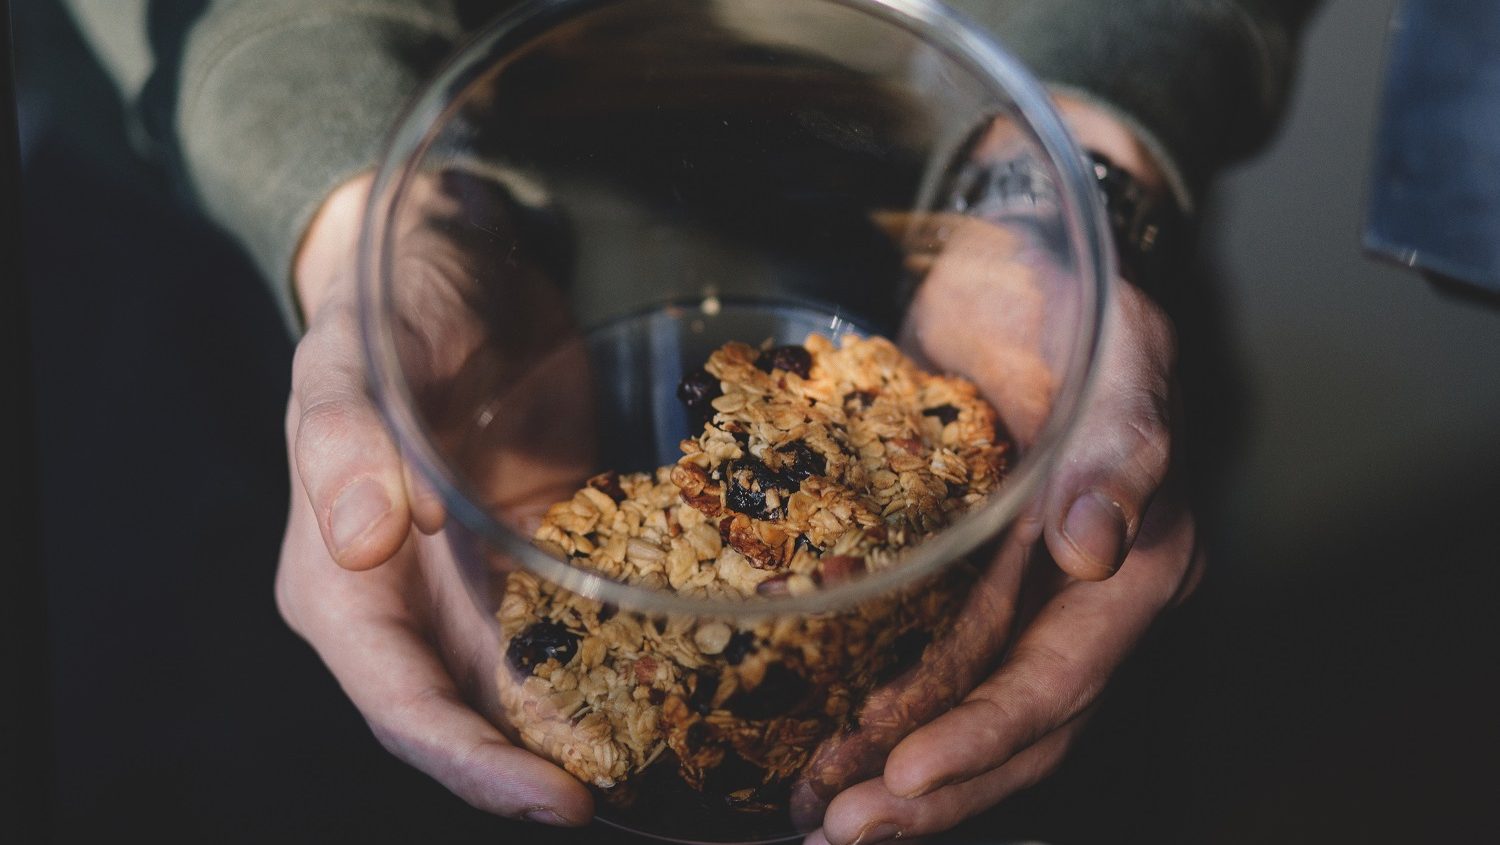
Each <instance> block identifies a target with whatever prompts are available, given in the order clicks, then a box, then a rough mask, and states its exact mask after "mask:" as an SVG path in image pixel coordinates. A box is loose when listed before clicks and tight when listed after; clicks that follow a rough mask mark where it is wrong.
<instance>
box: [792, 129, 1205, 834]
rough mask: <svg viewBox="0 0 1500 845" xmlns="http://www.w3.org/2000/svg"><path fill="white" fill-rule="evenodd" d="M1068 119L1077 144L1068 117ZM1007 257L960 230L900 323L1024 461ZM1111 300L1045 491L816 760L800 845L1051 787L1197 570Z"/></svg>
mask: <svg viewBox="0 0 1500 845" xmlns="http://www.w3.org/2000/svg"><path fill="white" fill-rule="evenodd" d="M1076 108H1083V107H1076ZM1070 117H1071V118H1072V119H1073V120H1074V127H1075V129H1078V128H1079V127H1080V123H1079V121H1080V116H1079V114H1077V113H1076V111H1075V113H1074V114H1072V115H1070ZM1086 117H1087V119H1088V121H1091V122H1088V123H1086V124H1085V126H1087V127H1088V128H1087V129H1086V130H1085V131H1081V132H1080V134H1081V135H1085V137H1084V138H1083V140H1084V141H1085V143H1087V144H1089V145H1090V146H1093V147H1095V148H1096V149H1097V148H1100V147H1103V149H1102V150H1101V151H1103V152H1105V153H1106V154H1107V155H1110V156H1111V158H1113V159H1114V160H1115V161H1116V162H1117V163H1119V162H1122V161H1130V162H1133V163H1134V164H1135V166H1136V167H1140V166H1141V165H1140V162H1141V161H1145V160H1148V159H1149V157H1146V156H1144V154H1143V153H1142V152H1141V151H1140V150H1139V149H1123V150H1122V149H1119V148H1118V144H1117V142H1118V141H1119V140H1120V139H1122V138H1125V139H1128V138H1129V136H1128V133H1125V132H1124V131H1123V130H1122V129H1120V128H1119V127H1118V126H1117V125H1115V124H1111V123H1110V122H1108V120H1107V119H1106V118H1103V117H1101V116H1100V115H1098V114H1093V113H1089V114H1087V115H1086ZM1101 131H1102V132H1104V133H1105V134H1106V135H1107V137H1105V138H1103V139H1101V138H1099V133H1100V132H1101ZM1088 135H1093V136H1094V137H1092V138H1091V137H1088ZM1148 179H1149V180H1150V181H1151V182H1152V183H1154V184H1155V185H1156V186H1160V184H1161V180H1160V177H1159V174H1150V175H1148ZM950 222H951V221H950ZM1019 249H1020V246H1019V245H1018V244H1017V242H1016V239H1015V238H1014V237H1011V236H1010V234H1009V233H1007V232H1005V231H1003V230H1001V229H998V228H996V227H993V226H990V225H988V224H984V223H981V222H978V221H974V222H972V223H970V224H964V223H960V224H959V228H958V229H957V231H956V232H955V233H954V236H953V240H951V241H950V242H949V245H948V249H947V250H946V251H945V253H944V255H943V256H942V257H940V258H939V259H938V261H937V263H936V264H934V265H933V267H932V268H931V271H930V273H929V274H928V277H927V279H926V281H925V282H924V285H923V288H922V289H921V290H920V291H919V293H918V297H917V299H916V301H915V302H914V303H913V306H912V309H911V312H910V314H909V316H908V325H907V330H906V333H905V334H906V336H905V341H906V343H907V345H908V346H910V347H912V348H914V349H916V350H917V351H918V352H920V353H921V354H922V355H924V356H925V357H926V358H927V359H928V360H929V361H931V362H932V363H933V364H934V365H935V366H937V367H938V368H939V369H946V370H954V371H960V372H964V373H965V374H967V375H969V376H970V377H971V378H974V380H975V381H976V382H977V383H978V384H979V386H980V388H981V390H983V391H984V392H985V394H986V395H987V396H988V397H989V398H991V400H992V401H993V402H995V404H996V406H997V408H999V410H1000V412H1001V416H1002V418H1004V419H1005V421H1006V423H1007V426H1008V427H1009V428H1010V429H1011V433H1012V435H1014V436H1016V437H1017V438H1018V439H1019V440H1020V441H1021V442H1023V443H1025V442H1027V440H1028V439H1029V438H1030V437H1031V436H1034V434H1035V430H1036V428H1037V427H1038V425H1039V424H1040V421H1041V418H1042V416H1043V415H1044V414H1045V412H1046V409H1047V408H1048V407H1049V406H1050V392H1051V391H1052V389H1053V388H1054V385H1053V384H1052V383H1051V380H1050V372H1049V370H1048V368H1047V367H1046V366H1045V365H1044V364H1043V363H1042V362H1041V361H1039V360H1038V359H1037V356H1036V355H1035V354H1034V352H1033V351H1032V350H1031V348H1030V347H1029V345H1028V343H1027V342H1023V341H1022V339H1023V338H1028V337H1032V336H1034V333H1035V331H1036V328H1037V326H1038V325H1039V324H1040V319H1039V315H1038V314H1037V313H1036V312H1037V310H1038V308H1039V307H1040V306H1039V305H1038V303H1039V302H1040V301H1041V295H1040V294H1039V293H1038V289H1037V286H1038V285H1039V284H1045V282H1044V281H1039V280H1038V279H1037V278H1036V276H1035V274H1034V273H1032V272H1029V270H1028V268H1027V267H1026V266H1025V261H1024V260H1018V259H1017V257H1016V256H1017V253H1018V250H1019ZM1113 288H1114V289H1113V290H1112V300H1111V305H1110V309H1109V312H1108V314H1107V316H1106V326H1105V335H1104V341H1103V344H1102V346H1101V350H1100V355H1101V358H1100V364H1099V374H1098V379H1097V383H1096V385H1095V387H1094V390H1093V393H1092V395H1091V397H1090V398H1089V400H1088V402H1087V405H1086V406H1085V408H1084V410H1083V413H1082V416H1081V419H1080V422H1079V426H1078V429H1077V431H1076V432H1075V434H1074V436H1073V438H1072V439H1071V441H1070V443H1069V445H1068V448H1067V451H1066V452H1065V454H1064V455H1063V457H1062V459H1061V460H1060V462H1059V463H1058V464H1057V466H1056V468H1055V470H1054V472H1053V476H1052V478H1051V480H1050V482H1049V484H1048V486H1047V487H1046V489H1045V490H1044V491H1042V492H1041V493H1040V494H1039V495H1038V496H1037V497H1036V499H1035V501H1034V503H1033V505H1032V507H1031V508H1030V509H1029V510H1028V511H1027V513H1026V514H1025V515H1024V516H1023V518H1022V519H1021V520H1020V521H1019V522H1018V524H1017V525H1016V527H1015V528H1014V529H1013V530H1012V531H1011V532H1010V534H1009V535H1008V536H1007V537H1006V538H1005V539H1004V540H1003V541H1002V544H1001V546H1000V548H999V549H998V552H997V556H996V559H995V560H994V561H993V562H992V563H991V565H990V566H989V567H988V568H987V570H986V574H985V576H984V579H983V580H982V581H981V583H980V584H979V585H978V587H977V588H976V589H975V590H974V591H973V593H972V594H971V596H970V598H969V601H968V603H967V605H966V607H965V610H964V612H963V614H962V616H961V617H960V620H959V622H958V624H957V625H956V626H955V629H954V630H953V631H952V632H950V634H949V635H947V636H946V637H944V638H943V639H942V640H940V641H939V642H938V643H937V644H936V645H935V646H934V647H933V649H931V650H930V651H929V652H928V656H927V658H926V659H925V660H924V663H923V664H922V665H920V666H919V667H918V668H916V669H914V670H913V671H912V672H910V673H908V675H907V676H906V677H904V678H901V679H898V680H897V681H896V682H895V683H894V684H892V685H890V686H888V687H886V688H883V689H881V690H878V691H876V692H875V693H874V694H872V695H871V697H870V698H869V700H868V701H867V702H866V705H865V708H864V710H863V711H862V712H861V713H860V718H859V724H860V729H859V730H857V731H855V732H854V733H852V734H850V735H848V736H844V737H839V738H837V739H835V740H834V741H832V742H830V743H829V744H827V745H826V746H825V747H824V748H822V749H820V751H819V753H818V755H817V757H816V758H815V760H814V761H813V763H812V764H811V766H810V767H809V771H810V772H811V773H812V774H813V779H812V780H810V781H809V782H808V783H807V784H805V785H803V786H802V787H800V788H799V790H798V793H797V796H796V799H795V803H796V807H795V808H794V812H795V813H796V814H797V815H798V817H799V818H801V819H802V820H804V821H814V820H816V819H818V818H819V817H821V818H822V828H821V829H820V830H818V831H816V832H814V833H813V834H812V835H810V836H809V837H808V840H807V845H827V843H832V845H848V843H852V842H859V843H861V845H868V843H872V842H878V841H885V840H888V839H890V838H893V837H894V836H896V835H897V834H899V835H900V836H901V837H902V838H903V841H906V840H909V839H910V838H912V837H919V836H924V835H928V834H932V833H936V832H939V831H942V830H946V829H947V828H949V827H952V826H953V825H956V824H958V823H959V822H961V821H963V820H964V819H966V818H969V817H971V816H973V815H976V814H978V813H980V812H982V811H984V810H985V809H988V808H989V807H991V806H993V805H995V804H996V803H998V802H1000V801H1001V800H1003V799H1004V798H1005V797H1007V796H1008V795H1011V794H1013V793H1014V792H1016V791H1017V790H1020V789H1022V788H1025V787H1026V786H1029V785H1031V784H1033V783H1035V782H1036V781H1038V780H1040V779H1041V778H1043V777H1045V776H1046V775H1047V774H1048V773H1050V772H1051V771H1052V770H1054V769H1055V768H1056V767H1057V766H1058V765H1059V764H1060V762H1061V760H1062V759H1063V756H1064V754H1065V753H1066V751H1067V750H1068V748H1069V746H1070V745H1071V744H1072V742H1073V741H1074V739H1075V738H1076V736H1077V735H1078V733H1079V731H1080V730H1081V729H1082V726H1083V724H1084V722H1085V721H1086V720H1087V717H1088V714H1089V712H1090V711H1091V709H1092V707H1093V705H1094V703H1095V702H1096V701H1097V699H1098V697H1099V695H1100V694H1101V692H1102V690H1103V688H1104V686H1105V684H1106V682H1107V681H1108V679H1109V677H1110V676H1111V675H1112V674H1113V672H1114V671H1115V669H1116V668H1118V666H1119V665H1120V664H1121V663H1122V662H1123V660H1124V659H1125V657H1126V656H1127V655H1128V654H1129V652H1130V651H1131V650H1132V648H1133V647H1134V645H1135V644H1136V643H1137V642H1138V641H1139V640H1140V638H1141V637H1142V636H1143V635H1144V634H1145V632H1146V630H1147V629H1148V628H1149V626H1150V625H1151V623H1152V622H1153V621H1154V620H1155V618H1156V617H1157V616H1158V615H1159V614H1160V613H1161V612H1162V611H1163V610H1164V609H1165V608H1167V607H1168V606H1170V605H1172V604H1173V603H1175V602H1176V601H1179V600H1181V598H1183V597H1185V596H1186V595H1187V594H1188V593H1189V592H1190V591H1191V590H1192V588H1193V586H1194V585H1195V583H1196V579H1197V575H1198V573H1199V572H1200V571H1201V559H1200V558H1199V557H1198V555H1197V554H1196V547H1195V542H1196V541H1195V534H1194V522H1193V517H1192V513H1191V511H1190V510H1189V508H1188V507H1187V502H1186V500H1185V498H1184V497H1183V491H1182V489H1181V482H1180V479H1178V478H1177V475H1178V474H1179V469H1178V468H1177V467H1174V465H1173V461H1172V443H1173V429H1174V427H1175V425H1176V422H1177V421H1176V420H1175V419H1174V416H1173V413H1172V409H1173V385H1174V376H1173V373H1174V368H1175V355H1176V346H1175V340H1174V336H1173V332H1172V329H1171V326H1170V323H1169V321H1168V320H1167V318H1166V316H1165V315H1164V314H1163V313H1162V312H1161V310H1160V309H1159V308H1158V307H1157V306H1156V305H1155V304H1154V303H1152V302H1151V301H1150V300H1149V299H1148V298H1147V297H1146V296H1145V295H1143V294H1142V293H1141V292H1140V291H1139V290H1137V289H1135V288H1133V287H1131V286H1129V285H1127V284H1126V283H1124V282H1122V281H1119V280H1116V281H1115V282H1113ZM1008 341H1015V342H1008ZM1046 557H1050V559H1051V560H1052V561H1055V562H1056V564H1057V566H1055V567H1054V566H1052V565H1051V564H1050V563H1046V562H1045V558H1046ZM997 664H998V665H997ZM825 802H827V803H825Z"/></svg>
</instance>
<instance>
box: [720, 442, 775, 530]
mask: <svg viewBox="0 0 1500 845" xmlns="http://www.w3.org/2000/svg"><path fill="white" fill-rule="evenodd" d="M725 475H726V476H727V483H728V487H727V488H726V490H725V491H724V504H726V505H728V506H729V508H730V509H731V510H735V511H739V512H740V513H742V514H744V515H745V516H748V517H751V518H752V519H780V518H781V514H782V509H781V507H780V506H777V507H774V508H773V507H769V506H768V505H767V504H766V492H767V491H770V490H775V491H776V492H777V493H778V494H780V498H781V500H782V501H783V502H785V501H786V498H787V497H788V496H790V495H791V493H792V491H791V490H790V489H788V485H787V481H786V479H784V478H782V477H781V476H779V475H777V474H776V473H774V472H772V471H771V470H770V468H768V467H767V466H766V465H765V464H763V463H761V462H760V461H758V460H756V459H755V458H751V457H746V458H742V459H741V460H738V461H735V462H734V463H732V464H730V465H729V466H728V468H727V469H726V471H725Z"/></svg>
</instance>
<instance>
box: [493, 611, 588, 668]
mask: <svg viewBox="0 0 1500 845" xmlns="http://www.w3.org/2000/svg"><path fill="white" fill-rule="evenodd" d="M578 639H579V637H578V635H577V634H575V633H573V632H572V631H569V630H568V629H567V628H564V627H563V626H562V625H559V624H558V623H556V622H537V623H536V624H534V625H532V626H531V627H530V628H527V629H526V630H524V631H522V632H521V633H520V634H517V635H516V637H515V638H514V639H512V640H511V641H510V647H509V648H507V649H506V650H505V657H506V659H508V660H509V661H510V665H512V666H514V667H515V668H516V670H517V671H520V672H525V673H526V674H528V675H530V674H534V673H535V672H536V667H538V666H540V665H542V664H543V663H546V662H547V661H548V660H552V659H556V660H557V662H558V663H561V664H563V665H567V663H568V661H570V660H572V659H573V655H575V654H577V653H578Z"/></svg>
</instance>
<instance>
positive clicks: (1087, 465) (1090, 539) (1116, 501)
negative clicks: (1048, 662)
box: [1045, 283, 1176, 581]
mask: <svg viewBox="0 0 1500 845" xmlns="http://www.w3.org/2000/svg"><path fill="white" fill-rule="evenodd" d="M1117 288H1118V291H1119V296H1118V304H1117V307H1116V308H1114V309H1112V310H1111V319H1110V323H1109V326H1108V330H1107V333H1106V340H1105V347H1104V349H1103V352H1102V359H1101V363H1100V371H1099V375H1098V381H1097V383H1096V385H1095V387H1094V393H1093V396H1092V398H1091V399H1090V401H1089V403H1088V406H1087V408H1086V409H1085V410H1084V413H1083V416H1082V418H1081V419H1080V422H1079V428H1078V430H1077V431H1076V432H1075V433H1074V435H1073V438H1072V439H1071V440H1070V444H1071V445H1070V446H1069V448H1068V451H1067V453H1066V455H1065V456H1064V459H1063V462H1062V463H1061V465H1060V466H1059V468H1058V471H1057V475H1056V477H1055V480H1054V481H1053V482H1052V484H1050V485H1049V487H1048V491H1047V495H1046V500H1047V501H1046V508H1045V512H1046V514H1047V518H1046V527H1045V534H1046V538H1047V548H1048V550H1049V551H1050V552H1051V553H1052V557H1053V559H1054V560H1056V561H1057V564H1058V566H1060V567H1061V568H1062V569H1063V571H1065V572H1067V573H1068V574H1069V575H1072V576H1073V577H1075V578H1081V579H1084V580H1087V581H1098V580H1102V579H1104V578H1108V577H1110V576H1111V575H1113V574H1114V573H1115V571H1116V570H1117V569H1119V567H1120V564H1121V563H1122V562H1123V561H1124V559H1125V556H1126V554H1127V553H1129V551H1130V548H1131V546H1132V545H1133V544H1134V542H1135V537H1136V534H1137V533H1138V531H1139V529H1140V525H1141V519H1142V518H1143V516H1144V515H1145V513H1146V510H1147V508H1149V507H1150V504H1151V499H1152V497H1153V496H1154V495H1155V493H1156V490H1157V488H1158V487H1160V486H1161V483H1162V481H1163V479H1164V478H1165V477H1166V474H1167V469H1168V465H1169V462H1170V456H1171V451H1172V437H1171V427H1170V422H1169V421H1170V419H1171V414H1170V410H1169V409H1170V387H1171V373H1172V368H1173V366H1174V363H1175V360H1174V359H1175V355H1176V340H1175V338H1174V337H1173V333H1172V329H1171V326H1170V324H1169V323H1168V322H1167V319H1166V317H1165V316H1164V315H1162V313H1161V311H1160V310H1159V309H1157V308H1156V306H1155V305H1154V304H1152V303H1151V302H1150V301H1149V300H1148V299H1147V298H1146V297H1145V295H1144V294H1142V293H1141V292H1140V291H1139V290H1137V289H1136V288H1134V287H1132V286H1130V285H1126V284H1123V283H1120V284H1118V285H1117Z"/></svg>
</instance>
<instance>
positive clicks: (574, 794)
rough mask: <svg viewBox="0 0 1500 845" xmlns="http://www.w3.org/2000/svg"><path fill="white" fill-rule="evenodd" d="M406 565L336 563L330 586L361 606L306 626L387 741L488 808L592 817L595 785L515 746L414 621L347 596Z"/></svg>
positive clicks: (559, 817) (574, 820) (548, 816)
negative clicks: (469, 699) (470, 699)
mask: <svg viewBox="0 0 1500 845" xmlns="http://www.w3.org/2000/svg"><path fill="white" fill-rule="evenodd" d="M405 553H409V552H405ZM400 568H401V567H394V568H392V567H387V568H382V569H381V570H380V571H378V572H374V573H356V572H341V571H337V570H334V571H333V580H332V581H331V582H330V583H325V584H324V592H325V594H326V595H328V596H330V597H331V598H330V599H329V602H330V603H332V604H337V605H339V606H341V607H346V608H348V607H350V606H351V605H352V610H349V611H348V612H346V613H338V614H331V613H328V612H326V611H325V612H323V613H320V614H315V615H314V618H312V619H306V618H305V617H304V619H303V624H302V626H301V629H300V630H301V631H302V632H303V633H304V636H306V637H307V638H308V641H309V642H311V643H312V644H313V646H314V648H316V649H317V651H318V654H319V656H320V657H321V658H322V659H323V662H324V663H326V664H327V665H328V668H329V669H330V670H331V671H332V672H333V674H334V677H336V678H337V679H338V681H339V684H340V685H341V686H342V687H343V689H344V692H345V693H346V694H347V695H348V696H349V699H350V700H351V701H352V702H353V703H354V705H355V706H356V707H357V708H359V711H360V713H361V714H362V715H363V716H364V717H365V720H366V721H367V722H368V723H369V725H370V728H371V730H372V731H373V732H374V734H375V736H376V738H377V739H379V740H380V743H381V745H383V746H384V747H385V748H386V749H387V750H389V751H390V752H391V753H393V754H395V755H396V756H397V757H399V758H400V759H402V760H404V761H405V762H406V763H408V764H410V765H412V766H413V767H415V768H417V769H420V770H421V771H423V772H425V773H426V774H428V775H430V776H431V777H432V778H434V779H435V780H437V781H438V782H439V783H441V784H442V785H443V786H445V787H447V788H448V789H449V790H451V791H452V792H453V793H455V794H456V795H458V796H459V797H461V798H463V799H464V800H465V801H467V802H468V803H470V804H471V805H473V806H474V807H477V808H479V809H481V810H484V811H486V812H490V813H495V814H497V815H502V816H507V817H510V818H529V819H531V820H532V821H540V822H544V823H548V824H559V825H579V824H583V823H585V822H587V821H588V820H589V819H590V818H591V817H592V815H593V799H592V797H591V796H590V795H589V793H588V790H587V789H585V788H584V787H583V785H582V784H580V783H579V782H578V781H577V780H576V779H575V778H573V777H572V776H570V775H568V774H567V773H566V772H564V771H563V770H562V769H560V768H558V767H556V766H554V765H552V764H551V763H549V762H547V761H545V760H543V759H542V758H540V757H538V756H536V755H534V754H532V753H530V752H528V751H526V750H524V749H521V748H517V747H515V746H513V745H511V744H510V743H509V742H508V741H507V740H506V738H505V737H504V735H503V734H501V733H500V731H499V730H497V729H496V728H495V727H494V725H492V724H491V723H490V722H489V721H487V720H486V719H485V718H483V717H482V716H480V715H479V714H478V713H476V712H475V711H474V710H473V709H472V708H470V707H469V706H468V705H467V704H466V703H464V701H463V700H462V698H461V697H460V695H459V693H458V691H457V689H456V687H455V685H454V682H453V680H452V676H451V675H450V674H449V671H448V669H447V667H445V666H444V665H443V663H442V661H441V660H440V659H439V657H438V655H437V654H436V653H435V652H434V651H433V650H432V647H431V645H430V644H429V642H428V640H427V639H426V638H425V637H423V636H422V634H421V633H420V632H419V631H418V630H416V628H415V626H414V625H413V624H412V623H411V622H410V621H409V620H408V619H406V618H405V617H404V616H403V615H402V614H401V613H399V612H380V611H379V610H378V608H371V607H367V606H363V605H359V604H355V603H352V602H347V601H341V600H340V598H341V597H342V596H343V595H344V594H345V593H347V592H348V591H349V590H350V589H354V581H355V580H356V579H368V578H371V577H380V578H385V577H387V576H389V577H397V574H398V573H397V572H396V571H395V570H396V569H400ZM388 570H389V571H388ZM346 588H347V589H346ZM351 614H352V615H351Z"/></svg>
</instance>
